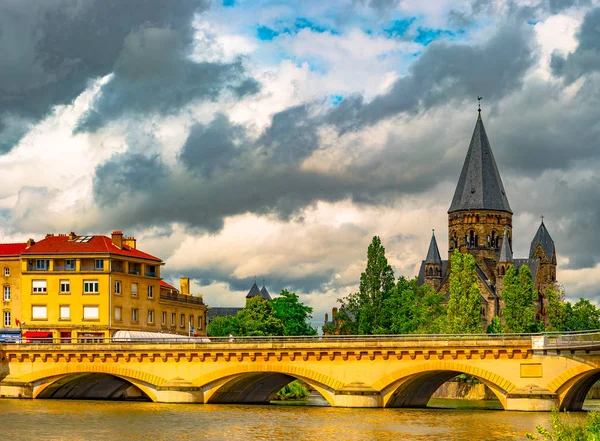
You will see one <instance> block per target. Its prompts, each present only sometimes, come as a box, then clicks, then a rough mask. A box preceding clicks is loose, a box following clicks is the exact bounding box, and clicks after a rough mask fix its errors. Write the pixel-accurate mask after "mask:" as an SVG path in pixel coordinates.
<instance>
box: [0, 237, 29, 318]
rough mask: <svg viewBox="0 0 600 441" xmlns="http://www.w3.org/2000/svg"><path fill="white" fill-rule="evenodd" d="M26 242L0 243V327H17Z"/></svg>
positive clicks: (19, 315)
mask: <svg viewBox="0 0 600 441" xmlns="http://www.w3.org/2000/svg"><path fill="white" fill-rule="evenodd" d="M26 248H27V244H26V243H4V244H0V283H1V284H2V325H1V326H0V327H1V328H5V329H7V328H18V327H19V320H20V318H21V260H20V256H21V253H22V252H23V251H25V249H26Z"/></svg>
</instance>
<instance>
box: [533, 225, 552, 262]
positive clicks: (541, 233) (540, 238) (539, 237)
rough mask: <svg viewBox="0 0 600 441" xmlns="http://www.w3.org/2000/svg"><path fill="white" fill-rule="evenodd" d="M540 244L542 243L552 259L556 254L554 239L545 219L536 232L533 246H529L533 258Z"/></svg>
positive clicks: (545, 251)
mask: <svg viewBox="0 0 600 441" xmlns="http://www.w3.org/2000/svg"><path fill="white" fill-rule="evenodd" d="M538 244H540V245H542V249H543V250H544V253H545V254H546V256H547V257H548V259H549V260H552V255H553V254H554V241H553V240H552V237H550V233H548V230H547V229H546V225H544V221H543V220H542V223H541V224H540V227H539V228H538V230H537V233H535V237H534V238H533V240H532V241H531V247H530V248H529V258H530V259H531V258H533V253H535V249H536V248H537V246H538Z"/></svg>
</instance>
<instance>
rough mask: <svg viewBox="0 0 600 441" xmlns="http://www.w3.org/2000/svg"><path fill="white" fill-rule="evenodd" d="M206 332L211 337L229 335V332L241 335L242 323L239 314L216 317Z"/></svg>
mask: <svg viewBox="0 0 600 441" xmlns="http://www.w3.org/2000/svg"><path fill="white" fill-rule="evenodd" d="M206 332H207V334H208V335H209V336H210V337H227V336H228V335H229V334H233V335H240V324H239V322H238V320H237V316H234V315H224V316H221V317H215V318H213V319H212V320H211V322H210V324H209V325H208V329H207V331H206Z"/></svg>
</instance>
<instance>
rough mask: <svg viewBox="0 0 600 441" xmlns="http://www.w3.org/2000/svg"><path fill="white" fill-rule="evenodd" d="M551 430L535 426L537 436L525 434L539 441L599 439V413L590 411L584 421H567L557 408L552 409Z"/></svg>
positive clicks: (599, 440)
mask: <svg viewBox="0 0 600 441" xmlns="http://www.w3.org/2000/svg"><path fill="white" fill-rule="evenodd" d="M550 421H551V426H552V429H551V431H549V430H547V429H545V428H543V427H542V426H537V432H538V435H539V436H536V435H532V434H531V433H528V434H527V439H532V440H540V441H600V413H598V412H590V413H589V414H588V416H587V418H586V419H585V421H575V422H574V421H567V418H566V417H565V415H562V416H561V415H560V413H559V412H558V410H553V411H552V416H551V419H550Z"/></svg>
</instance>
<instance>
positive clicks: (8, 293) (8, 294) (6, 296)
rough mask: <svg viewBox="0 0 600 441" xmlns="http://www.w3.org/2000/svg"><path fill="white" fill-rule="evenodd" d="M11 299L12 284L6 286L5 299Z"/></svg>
mask: <svg viewBox="0 0 600 441" xmlns="http://www.w3.org/2000/svg"><path fill="white" fill-rule="evenodd" d="M7 300H10V286H5V287H4V301H7Z"/></svg>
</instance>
